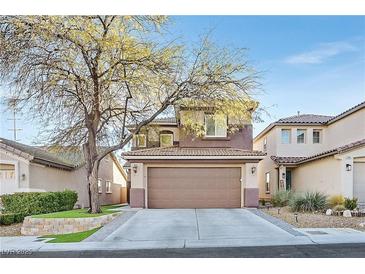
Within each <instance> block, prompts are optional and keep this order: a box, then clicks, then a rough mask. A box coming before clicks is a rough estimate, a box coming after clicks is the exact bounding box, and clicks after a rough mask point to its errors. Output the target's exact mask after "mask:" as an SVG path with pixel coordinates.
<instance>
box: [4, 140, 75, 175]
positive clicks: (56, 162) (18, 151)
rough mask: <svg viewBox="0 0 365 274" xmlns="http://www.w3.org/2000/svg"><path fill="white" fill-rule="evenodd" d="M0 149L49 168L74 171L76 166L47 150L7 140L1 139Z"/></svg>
mask: <svg viewBox="0 0 365 274" xmlns="http://www.w3.org/2000/svg"><path fill="white" fill-rule="evenodd" d="M0 148H3V149H5V150H7V151H10V152H12V153H14V154H15V155H18V156H21V157H24V158H26V159H28V160H32V161H33V162H36V163H40V164H43V165H47V166H52V167H58V168H64V169H72V168H74V167H75V166H76V165H75V164H73V163H72V162H70V161H67V160H65V159H62V158H61V157H59V156H57V155H56V154H55V153H51V152H48V151H47V150H46V149H42V148H40V147H35V146H29V145H25V144H22V143H18V142H15V141H11V140H8V139H5V138H0Z"/></svg>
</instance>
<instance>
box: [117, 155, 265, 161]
mask: <svg viewBox="0 0 365 274" xmlns="http://www.w3.org/2000/svg"><path fill="white" fill-rule="evenodd" d="M123 158H124V159H126V160H230V159H231V160H262V159H264V158H265V156H134V155H133V156H132V155H125V156H123Z"/></svg>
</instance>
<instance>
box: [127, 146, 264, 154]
mask: <svg viewBox="0 0 365 274" xmlns="http://www.w3.org/2000/svg"><path fill="white" fill-rule="evenodd" d="M122 155H123V156H265V155H266V154H265V153H263V152H261V151H249V150H244V149H238V148H182V147H165V148H149V149H142V150H134V151H129V152H125V153H123V154H122Z"/></svg>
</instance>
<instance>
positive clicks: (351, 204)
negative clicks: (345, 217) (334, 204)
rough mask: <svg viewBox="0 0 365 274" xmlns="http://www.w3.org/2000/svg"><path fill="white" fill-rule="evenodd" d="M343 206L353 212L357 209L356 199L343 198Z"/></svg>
mask: <svg viewBox="0 0 365 274" xmlns="http://www.w3.org/2000/svg"><path fill="white" fill-rule="evenodd" d="M344 206H345V208H346V209H349V210H354V209H355V208H357V198H353V199H350V198H345V202H344Z"/></svg>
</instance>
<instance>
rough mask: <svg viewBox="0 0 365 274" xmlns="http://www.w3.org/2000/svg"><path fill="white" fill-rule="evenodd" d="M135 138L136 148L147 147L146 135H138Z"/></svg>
mask: <svg viewBox="0 0 365 274" xmlns="http://www.w3.org/2000/svg"><path fill="white" fill-rule="evenodd" d="M133 138H134V146H135V147H146V145H147V140H146V134H136V135H134V136H133Z"/></svg>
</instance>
